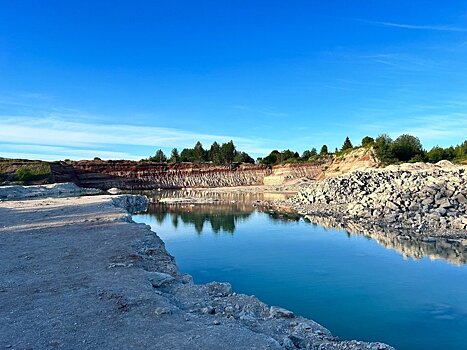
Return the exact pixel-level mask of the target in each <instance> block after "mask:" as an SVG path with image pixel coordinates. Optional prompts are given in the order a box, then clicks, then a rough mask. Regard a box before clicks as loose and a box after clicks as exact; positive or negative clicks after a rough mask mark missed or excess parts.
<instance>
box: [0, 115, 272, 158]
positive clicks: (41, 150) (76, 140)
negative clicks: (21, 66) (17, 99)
mask: <svg viewBox="0 0 467 350" xmlns="http://www.w3.org/2000/svg"><path fill="white" fill-rule="evenodd" d="M231 139H232V140H234V141H235V143H236V145H237V146H238V148H239V149H241V150H244V151H247V152H250V153H251V154H253V155H260V154H261V155H262V154H264V153H266V152H268V151H269V150H268V148H266V147H264V146H263V142H264V141H263V140H250V139H248V138H244V137H236V136H234V135H214V134H205V133H196V132H191V131H186V130H180V129H175V128H164V127H154V126H149V127H148V126H134V125H127V124H110V123H109V124H102V123H100V124H98V123H93V122H90V121H88V122H85V121H69V120H63V119H60V118H56V117H45V118H31V117H16V116H0V140H1V141H2V142H3V143H4V144H3V145H0V147H1V148H2V151H1V152H0V156H1V155H3V156H5V154H7V152H8V154H11V147H10V150H8V151H7V150H6V149H5V145H6V144H15V145H17V147H16V148H17V152H16V153H15V154H18V155H19V154H22V153H23V152H22V151H24V152H30V151H28V150H30V149H31V148H30V147H25V145H38V146H40V147H38V148H36V149H35V153H38V154H43V155H44V156H49V155H50V154H57V155H62V156H61V157H59V158H61V159H63V155H65V157H66V158H72V157H74V158H76V157H80V158H86V157H93V156H101V157H103V158H123V157H125V158H142V157H146V156H148V154H139V153H136V154H135V153H132V152H109V151H108V149H109V148H115V149H117V148H118V149H122V146H123V148H125V146H128V147H136V148H137V147H140V148H146V149H147V148H148V147H150V148H153V149H156V148H165V149H171V148H172V147H181V148H182V147H192V146H193V145H194V144H195V143H196V142H197V141H201V142H202V143H203V144H204V145H205V146H206V147H207V146H209V145H210V144H211V143H212V142H213V141H215V140H216V141H218V142H226V141H229V140H231ZM58 151H59V152H58ZM67 155H68V156H67Z"/></svg>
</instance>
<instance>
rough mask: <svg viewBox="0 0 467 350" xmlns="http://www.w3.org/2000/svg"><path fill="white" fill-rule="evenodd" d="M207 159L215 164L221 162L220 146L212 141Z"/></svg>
mask: <svg viewBox="0 0 467 350" xmlns="http://www.w3.org/2000/svg"><path fill="white" fill-rule="evenodd" d="M208 154H209V156H208V159H209V160H210V161H211V162H213V163H214V164H216V165H219V164H222V157H221V147H220V146H219V144H218V143H217V142H216V141H214V142H213V144H212V145H211V148H210V149H209V153H208Z"/></svg>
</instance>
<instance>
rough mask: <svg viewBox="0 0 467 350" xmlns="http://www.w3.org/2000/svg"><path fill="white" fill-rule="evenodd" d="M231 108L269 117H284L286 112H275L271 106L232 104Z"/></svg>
mask: <svg viewBox="0 0 467 350" xmlns="http://www.w3.org/2000/svg"><path fill="white" fill-rule="evenodd" d="M233 108H235V109H237V110H240V111H248V112H252V113H255V114H262V115H265V116H269V117H286V116H287V113H282V112H277V111H274V110H273V109H271V108H255V107H251V106H247V105H234V106H233Z"/></svg>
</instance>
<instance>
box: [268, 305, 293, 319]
mask: <svg viewBox="0 0 467 350" xmlns="http://www.w3.org/2000/svg"><path fill="white" fill-rule="evenodd" d="M269 315H270V317H273V318H293V317H295V315H294V313H293V312H292V311H290V310H287V309H283V308H281V307H278V306H271V308H270V309H269Z"/></svg>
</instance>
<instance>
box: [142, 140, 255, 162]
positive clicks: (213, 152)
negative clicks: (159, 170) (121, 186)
mask: <svg viewBox="0 0 467 350" xmlns="http://www.w3.org/2000/svg"><path fill="white" fill-rule="evenodd" d="M147 160H149V161H152V162H160V163H164V162H169V163H180V162H186V163H195V164H201V163H212V164H215V165H228V164H232V163H252V164H254V163H255V160H254V159H253V158H251V157H250V156H249V155H248V153H246V152H242V151H237V148H236V146H235V144H234V143H233V141H229V142H226V143H223V144H219V143H218V142H217V141H214V142H213V143H212V145H211V147H210V148H209V149H204V147H203V145H202V143H201V142H200V141H198V142H196V144H195V146H194V147H193V148H184V149H183V150H182V151H181V152H180V153H179V152H178V149H177V148H174V149H172V152H171V153H170V157H167V156H166V155H165V154H164V152H163V151H162V150H161V149H158V150H157V151H156V153H155V154H154V156H151V157H149V158H148V159H147Z"/></svg>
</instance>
